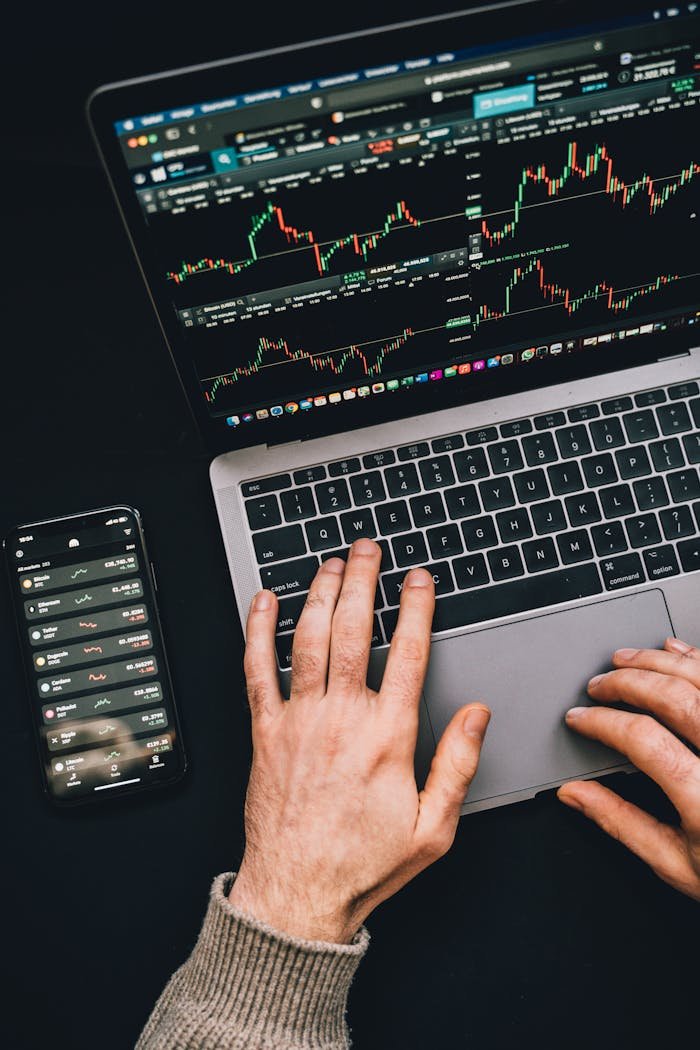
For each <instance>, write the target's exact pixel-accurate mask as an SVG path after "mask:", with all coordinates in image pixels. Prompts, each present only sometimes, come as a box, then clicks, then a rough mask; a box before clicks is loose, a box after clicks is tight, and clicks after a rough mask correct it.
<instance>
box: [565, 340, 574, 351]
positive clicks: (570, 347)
mask: <svg viewBox="0 0 700 1050" xmlns="http://www.w3.org/2000/svg"><path fill="white" fill-rule="evenodd" d="M566 349H567V351H570V350H575V349H576V340H575V339H567V341H566Z"/></svg>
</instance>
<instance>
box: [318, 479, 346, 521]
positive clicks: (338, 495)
mask: <svg viewBox="0 0 700 1050" xmlns="http://www.w3.org/2000/svg"><path fill="white" fill-rule="evenodd" d="M315 492H316V502H317V503H318V509H319V512H320V513H321V514H333V513H335V511H339V510H348V508H349V507H350V493H349V492H348V483H347V481H345V479H344V478H338V480H337V481H325V482H323V484H322V485H317V486H316V489H315Z"/></svg>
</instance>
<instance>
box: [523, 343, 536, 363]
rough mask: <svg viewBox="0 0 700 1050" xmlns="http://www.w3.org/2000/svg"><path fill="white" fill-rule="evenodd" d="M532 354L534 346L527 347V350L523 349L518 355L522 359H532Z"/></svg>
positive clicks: (533, 354)
mask: <svg viewBox="0 0 700 1050" xmlns="http://www.w3.org/2000/svg"><path fill="white" fill-rule="evenodd" d="M534 356H535V348H534V346H531V347H528V349H527V350H523V352H522V354H521V355H520V357H521V358H522V360H523V361H532V359H533V357H534Z"/></svg>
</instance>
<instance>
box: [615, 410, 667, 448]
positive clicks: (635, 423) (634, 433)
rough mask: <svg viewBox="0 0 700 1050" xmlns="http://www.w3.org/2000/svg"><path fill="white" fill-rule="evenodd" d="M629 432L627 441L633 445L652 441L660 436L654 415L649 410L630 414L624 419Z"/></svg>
mask: <svg viewBox="0 0 700 1050" xmlns="http://www.w3.org/2000/svg"><path fill="white" fill-rule="evenodd" d="M622 422H623V423H624V424H625V430H626V431H627V439H628V441H629V442H630V443H631V444H632V445H636V444H637V442H638V441H651V440H652V439H653V438H657V437H658V436H659V428H658V427H657V425H656V420H655V419H654V413H653V412H652V411H651V410H650V409H647V410H646V411H645V412H630V413H629V414H628V415H626V416H623V417H622Z"/></svg>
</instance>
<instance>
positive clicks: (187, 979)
mask: <svg viewBox="0 0 700 1050" xmlns="http://www.w3.org/2000/svg"><path fill="white" fill-rule="evenodd" d="M233 878H234V876H233V875H232V874H229V873H227V874H224V875H219V876H218V877H217V878H216V879H215V880H214V883H213V885H212V888H211V897H210V902H209V908H208V910H207V914H206V918H205V920H204V925H203V926H202V929H201V932H200V934H199V938H198V940H197V944H196V945H195V948H194V950H193V952H192V954H191V955H190V957H189V959H188V960H187V962H186V963H184V965H183V966H181V967H180V969H179V970H177V971H176V973H175V974H173V976H172V977H171V979H170V981H169V983H168V985H167V986H166V988H165V990H164V992H163V994H162V995H161V997H160V999H159V1000H158V1002H157V1004H156V1006H155V1008H154V1010H153V1013H152V1014H151V1017H150V1018H149V1020H148V1023H147V1025H146V1027H145V1029H144V1031H143V1033H142V1034H141V1037H140V1039H139V1042H138V1044H137V1050H161V1048H162V1050H165V1048H167V1050H192V1048H195V1047H196V1048H197V1050H210V1048H214V1047H217V1048H223V1047H227V1048H228V1047H231V1048H242V1047H246V1048H250V1050H252V1048H255V1050H268V1048H269V1050H273V1048H274V1050H297V1048H302V1047H303V1048H311V1047H314V1048H323V1050H344V1048H346V1047H347V1046H348V1045H349V1040H348V1031H347V1026H346V1022H345V1009H346V1002H347V996H348V991H349V988H350V984H351V982H352V978H353V976H354V974H355V970H356V969H357V967H358V965H359V962H360V959H361V958H362V956H363V955H364V954H365V952H366V950H367V946H368V944H369V934H368V932H367V930H366V929H365V928H364V927H363V928H362V929H361V930H360V931H359V932H358V933H357V934H356V936H355V938H354V941H353V943H352V944H328V943H325V942H322V941H305V940H301V939H297V938H295V937H290V936H288V935H287V934H284V933H280V932H279V931H278V930H274V929H272V927H270V926H267V925H266V924H265V923H263V922H259V921H258V920H257V919H254V918H252V917H251V916H249V915H246V914H244V913H243V912H240V911H238V910H237V909H236V908H234V907H233V906H232V905H231V904H230V903H229V902H228V899H227V894H228V891H229V889H230V887H231V883H232V881H233Z"/></svg>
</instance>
